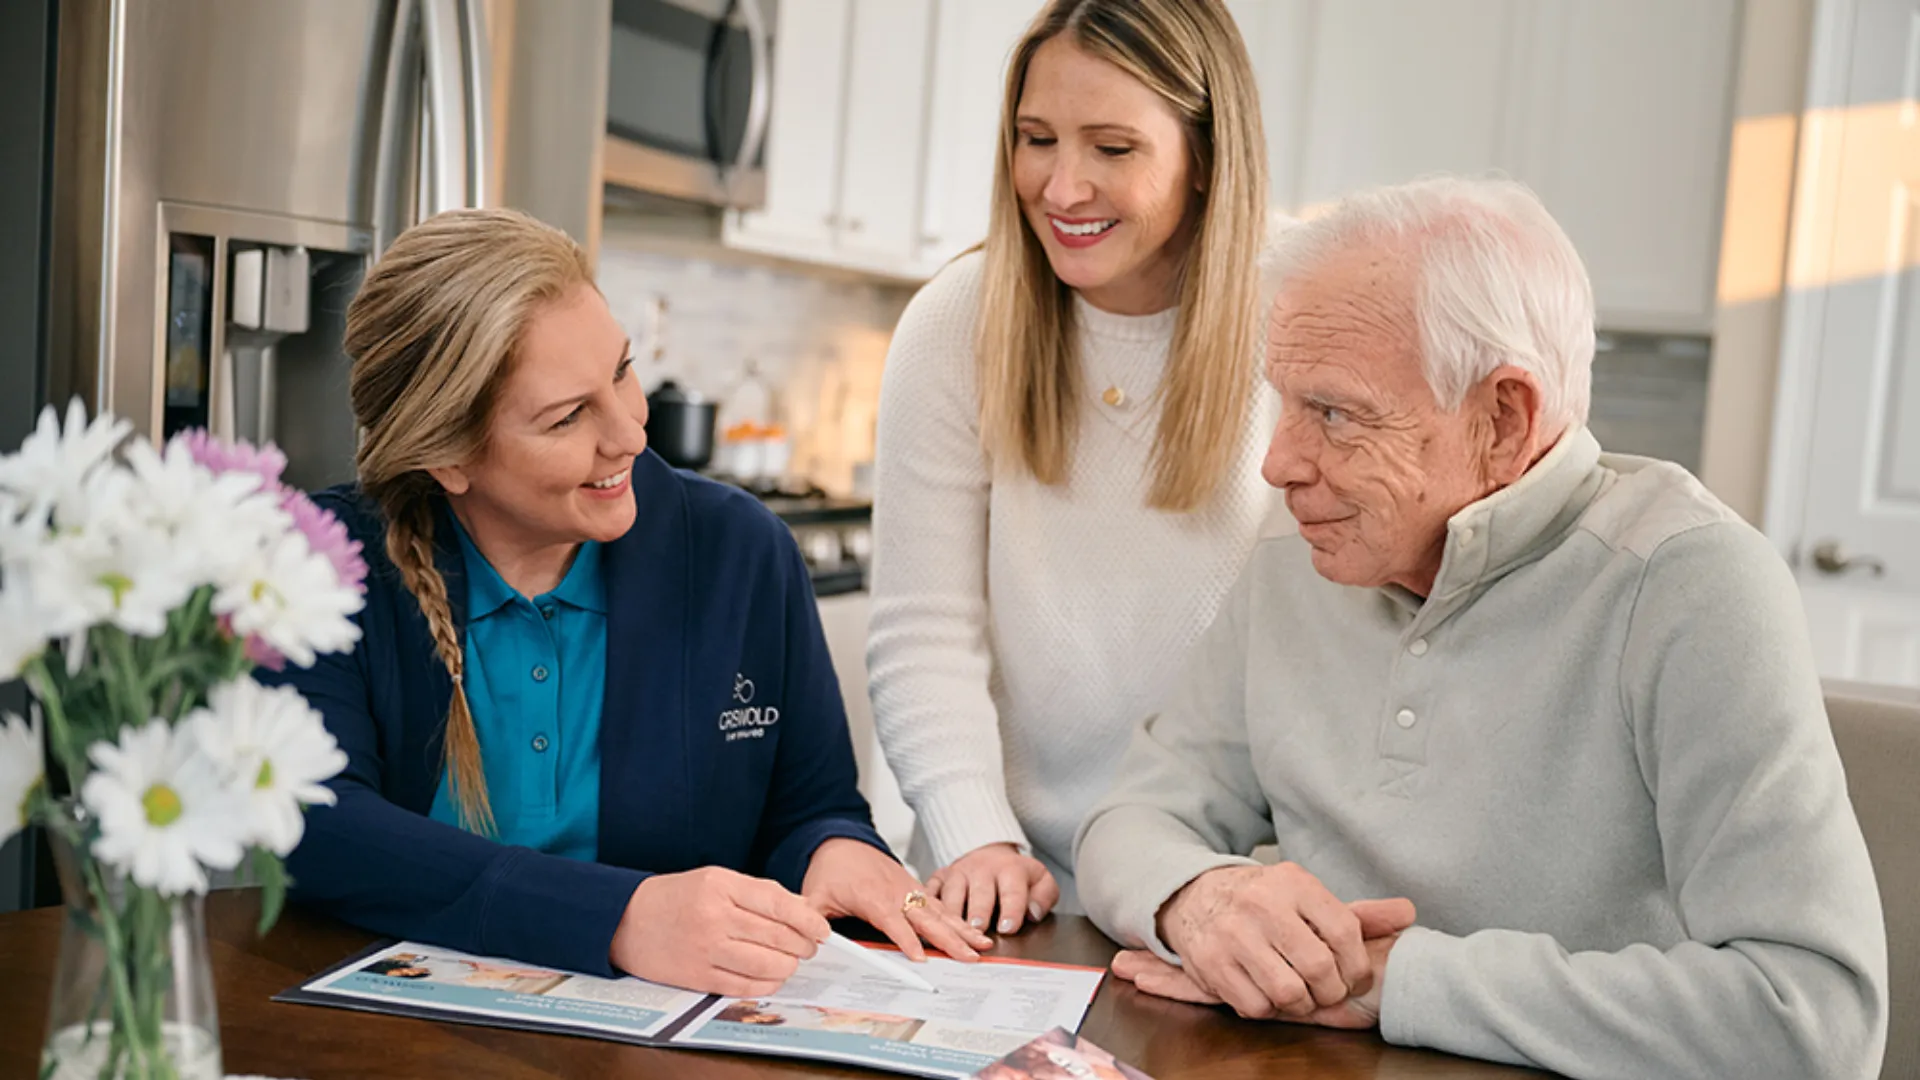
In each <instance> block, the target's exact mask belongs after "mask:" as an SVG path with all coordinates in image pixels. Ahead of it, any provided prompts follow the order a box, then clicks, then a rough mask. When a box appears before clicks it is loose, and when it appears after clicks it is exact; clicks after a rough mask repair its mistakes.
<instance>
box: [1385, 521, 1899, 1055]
mask: <svg viewBox="0 0 1920 1080" xmlns="http://www.w3.org/2000/svg"><path fill="white" fill-rule="evenodd" d="M1620 678H1621V683H1620V693H1621V697H1622V704H1623V706H1624V707H1625V709H1626V712H1627V715H1628V716H1629V717H1630V718H1631V724H1632V730H1631V731H1630V732H1627V733H1625V735H1624V737H1630V738H1631V739H1632V740H1633V743H1634V747H1635V751H1636V754H1637V756H1638V758H1639V761H1640V769H1641V773H1642V776H1643V778H1644V780H1645V783H1646V785H1647V790H1648V791H1649V792H1650V793H1651V794H1652V795H1653V797H1654V800H1655V813H1656V820H1657V823H1658V827H1659V830H1660V842H1661V849H1662V852H1663V857H1664V859H1665V863H1666V866H1665V869H1666V877H1667V881H1668V886H1669V888H1670V889H1671V891H1672V894H1673V897H1674V900H1675V903H1676V904H1677V906H1678V908H1679V911H1680V915H1681V918H1682V920H1683V922H1684V925H1685V926H1686V929H1687V934H1688V937H1689V940H1686V941H1683V942H1681V943H1680V944H1678V945H1676V946H1674V947H1672V948H1668V949H1659V948H1655V947H1653V946H1651V945H1637V946H1632V947H1629V948H1627V949H1623V950H1621V951H1619V952H1610V953H1609V952H1572V953H1570V952H1568V951H1567V950H1566V949H1565V948H1563V947H1561V946H1560V944H1559V943H1557V942H1556V941H1554V940H1553V939H1552V938H1550V937H1548V936H1546V935H1543V934H1537V933H1522V932H1518V931H1513V930H1500V929H1490V930H1485V931H1481V932H1479V933H1474V934H1470V935H1467V936H1465V937H1454V936H1450V935H1446V934H1441V933H1436V932H1433V931H1430V930H1424V929H1417V928H1416V929H1415V930H1412V931H1409V932H1408V933H1407V934H1406V935H1405V936H1404V937H1403V938H1402V939H1401V940H1400V942H1399V943H1398V944H1397V945H1396V946H1395V947H1394V949H1393V952H1392V954H1391V955H1390V957H1389V960H1388V964H1387V981H1386V986H1385V989H1384V991H1383V993H1384V1001H1383V1011H1382V1013H1381V1018H1380V1025H1381V1032H1382V1034H1383V1035H1384V1036H1385V1037H1386V1038H1387V1039H1388V1041H1390V1042H1395V1043H1401V1044H1406V1045H1414V1046H1430V1047H1435V1048H1438V1049H1442V1050H1447V1051H1451V1052H1453V1053H1458V1054H1468V1055H1472V1056H1475V1057H1482V1058H1490V1059H1493V1060H1497V1061H1506V1062H1513V1063H1519V1064H1531V1065H1536V1066H1539V1067H1542V1068H1546V1069H1550V1070H1553V1071H1555V1072H1561V1073H1566V1074H1568V1075H1571V1076H1578V1077H1645V1076H1794V1077H1833V1078H1842V1077H1845V1078H1849V1080H1852V1078H1858V1077H1863V1076H1870V1075H1875V1074H1876V1073H1877V1072H1878V1069H1879V1062H1880V1057H1881V1053H1882V1050H1883V1048H1884V1044H1885V1039H1886V1024H1887V954H1886V935H1885V929H1884V923H1883V922H1882V917H1881V911H1880V902H1879V895H1878V892H1877V891H1876V888H1875V884H1874V877H1873V868H1872V865H1871V863H1870V862H1869V861H1868V856H1867V850H1866V844H1865V842H1864V840H1863V839H1862V838H1861V834H1860V828H1859V824H1858V822H1857V821H1856V819H1855V818H1854V815H1853V810H1852V806H1851V803H1850V802H1849V801H1848V798H1847V790H1846V779H1845V777H1844V776H1843V775H1842V773H1841V767H1840V761H1839V757H1838V754H1837V752H1836V751H1835V748H1834V743H1833V737H1832V733H1831V729H1830V728H1829V726H1828V723H1827V718H1826V714H1825V711H1824V708H1823V705H1822V701H1821V691H1820V684H1819V679H1818V677H1817V675H1816V673H1815V671H1814V665H1813V654H1812V648H1811V646H1810V643H1809V642H1808V640H1807V634H1806V628H1805V621H1804V616H1803V614H1802V612H1801V607H1800V602H1799V596H1798V593H1797V591H1796V588H1795V586H1794V582H1793V580H1792V577H1791V576H1790V575H1789V574H1788V572H1787V570H1786V568H1785V567H1784V566H1783V565H1782V564H1781V562H1780V560H1779V557H1778V556H1777V555H1776V554H1775V553H1774V552H1773V550H1772V548H1771V547H1770V546H1768V544H1767V542H1766V541H1765V540H1764V538H1762V537H1760V536H1759V534H1758V533H1755V532H1753V531H1752V530H1751V529H1748V528H1746V527H1745V526H1744V525H1740V524H1737V523H1720V524H1714V525H1707V526H1702V527H1697V528H1695V529H1692V530H1690V531H1687V532H1683V533H1681V534H1679V535H1678V536H1676V537H1674V538H1673V539H1671V540H1668V541H1666V542H1665V543H1664V544H1662V545H1661V546H1660V547H1659V548H1658V549H1656V550H1655V551H1654V552H1653V554H1652V556H1651V558H1650V559H1649V561H1648V562H1647V564H1646V567H1645V569H1644V573H1643V577H1642V581H1641V587H1640V590H1639V593H1638V596H1637V599H1636V606H1635V610H1634V612H1633V615H1632V618H1631V622H1630V624H1629V629H1628V634H1627V641H1626V647H1625V651H1624V653H1623V656H1622V667H1621V673H1620Z"/></svg>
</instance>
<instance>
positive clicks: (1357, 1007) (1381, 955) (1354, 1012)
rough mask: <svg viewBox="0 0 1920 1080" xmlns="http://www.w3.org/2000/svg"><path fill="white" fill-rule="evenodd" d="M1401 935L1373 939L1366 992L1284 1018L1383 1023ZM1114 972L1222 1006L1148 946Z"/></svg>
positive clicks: (1359, 1026)
mask: <svg viewBox="0 0 1920 1080" xmlns="http://www.w3.org/2000/svg"><path fill="white" fill-rule="evenodd" d="M1399 939H1400V935H1398V934H1389V935H1386V936H1384V937H1376V938H1369V939H1368V940H1367V952H1368V955H1369V956H1370V958H1371V959H1372V961H1373V970H1374V979H1373V985H1372V986H1371V987H1369V988H1368V989H1367V992H1366V993H1364V994H1356V995H1354V996H1353V997H1350V998H1347V999H1346V1000H1345V1001H1341V1002H1339V1003H1337V1004H1334V1005H1327V1006H1320V1007H1317V1008H1315V1009H1314V1010H1313V1011H1312V1012H1310V1013H1308V1014H1307V1015H1305V1016H1300V1017H1292V1016H1288V1017H1283V1019H1285V1020H1288V1021H1290V1022H1297V1023H1306V1024H1318V1025H1320V1026H1321V1027H1330V1028H1345V1029H1349V1030H1364V1029H1367V1028H1371V1027H1374V1026H1375V1025H1377V1024H1379V1022H1380V996H1381V991H1382V988H1384V987H1385V986H1386V970H1387V957H1388V954H1389V953H1390V952H1392V951H1393V944H1394V942H1396V941H1398V940H1399ZM1113 973H1114V974H1115V975H1117V976H1119V977H1120V978H1122V979H1125V980H1126V981H1128V982H1130V983H1132V984H1133V985H1134V986H1135V987H1137V988H1139V989H1140V991H1141V992H1143V993H1148V994H1153V995H1155V996H1156V997H1164V998H1172V999H1173V1000H1175V1001H1186V1002H1191V1003H1193V1004H1195V1005H1218V1004H1220V1003H1221V1002H1220V999H1219V997H1217V996H1215V995H1214V994H1213V992H1212V991H1209V990H1207V989H1206V988H1205V987H1202V986H1201V985H1200V984H1199V982H1197V981H1195V979H1194V977H1193V976H1192V975H1191V974H1190V973H1188V972H1187V971H1185V970H1184V969H1182V968H1178V967H1175V966H1174V965H1172V964H1169V963H1167V962H1166V961H1165V960H1162V959H1160V958H1159V957H1158V956H1155V955H1154V954H1152V953H1150V952H1147V951H1146V950H1145V949H1126V950H1123V951H1122V952H1121V953H1120V954H1119V955H1117V956H1115V957H1114V958H1113Z"/></svg>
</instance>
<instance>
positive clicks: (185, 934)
mask: <svg viewBox="0 0 1920 1080" xmlns="http://www.w3.org/2000/svg"><path fill="white" fill-rule="evenodd" d="M63 816H64V817H65V818H66V820H64V821H61V822H59V823H57V824H56V826H55V827H54V828H53V829H51V830H49V831H50V833H51V834H52V843H53V849H54V863H55V865H56V867H57V868H58V870H59V875H60V888H61V892H62V894H63V896H64V898H65V902H66V917H65V919H64V920H63V921H62V923H61V926H60V952H59V958H58V960H57V961H56V963H55V967H54V974H53V1003H52V1008H51V1011H50V1012H49V1014H48V1016H47V1041H46V1045H45V1048H44V1049H43V1051H42V1053H41V1065H40V1077H41V1080H219V1078H220V1077H221V1076H222V1075H223V1071H222V1069H221V1062H220V1021H219V1017H218V1014H217V1012H216V1010H215V1005H214V993H213V966H212V961H211V960H210V959H209V958H208V954H207V926H206V906H205V902H204V901H205V898H204V897H201V896H182V897H166V896H161V895H160V894H159V893H157V892H155V891H154V890H152V889H147V888H142V887H140V886H137V885H134V884H133V883H132V882H130V881H128V880H127V879H126V878H125V877H123V876H121V875H119V874H116V873H115V872H113V871H112V870H111V869H109V868H108V867H105V866H102V865H101V864H100V863H99V862H98V861H97V860H95V859H94V858H93V856H92V854H91V853H90V852H89V851H88V850H87V846H86V845H87V840H88V839H89V830H88V829H87V823H86V820H85V816H84V811H81V810H79V809H78V808H77V807H74V806H72V805H71V804H69V805H68V806H67V807H66V808H65V812H64V814H63Z"/></svg>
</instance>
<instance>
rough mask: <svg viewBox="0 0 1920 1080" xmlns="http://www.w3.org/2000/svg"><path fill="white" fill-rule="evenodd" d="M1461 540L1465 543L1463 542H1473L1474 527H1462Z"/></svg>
mask: <svg viewBox="0 0 1920 1080" xmlns="http://www.w3.org/2000/svg"><path fill="white" fill-rule="evenodd" d="M1460 542H1461V543H1463V544H1471V543H1473V530H1472V529H1461V530H1460Z"/></svg>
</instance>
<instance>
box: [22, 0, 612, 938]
mask: <svg viewBox="0 0 1920 1080" xmlns="http://www.w3.org/2000/svg"><path fill="white" fill-rule="evenodd" d="M610 4H611V0H4V3H0V66H5V70H4V71H0V113H4V114H5V115H4V118H3V119H0V236H4V237H6V238H7V239H6V240H5V241H4V242H0V305H4V306H0V331H4V332H7V333H8V334H9V335H10V336H8V337H5V338H0V446H6V447H11V446H13V445H16V444H17V443H18V441H19V439H20V438H21V437H23V436H24V435H25V433H26V431H27V429H28V427H29V425H30V422H31V417H32V415H33V413H34V411H35V410H36V409H37V407H38V405H39V404H40V403H43V402H49V401H52V402H61V401H65V400H67V399H68V398H69V397H72V396H74V395H78V396H80V397H82V398H83V399H85V400H86V401H87V402H88V404H89V405H90V407H91V408H93V409H94V410H96V411H97V410H111V411H113V412H115V413H118V414H120V415H122V416H124V417H126V418H127V419H129V420H131V421H132V422H133V425H134V427H135V429H136V430H137V431H138V432H139V433H140V434H142V435H144V436H148V437H152V438H156V439H164V438H165V437H167V436H168V435H171V434H172V433H173V432H175V431H178V430H181V429H183V428H189V427H208V428H211V429H212V430H213V431H214V432H215V433H217V434H223V435H230V436H238V437H242V438H247V439H251V440H256V441H258V440H267V439H271V440H273V441H274V442H276V443H278V444H279V446H280V447H281V449H283V450H284V451H285V452H286V454H287V457H288V470H287V476H288V479H289V481H290V482H291V483H293V484H296V485H299V486H302V487H308V488H312V487H319V486H324V485H327V484H332V483H336V482H339V481H342V480H346V479H349V478H351V476H352V472H353V452H354V446H355V441H356V432H355V426H354V423H353V420H352V415H351V412H350V410H349V408H348V402H347V368H348V365H347V361H346V359H345V357H344V356H343V355H342V354H341V351H340V342H341V337H342V331H343V328H344V320H345V313H346V308H347V304H348V301H349V300H351V299H352V297H353V294H354V291H355V289H356V288H357V287H358V285H359V282H360V280H361V279H362V277H363V276H364V274H365V272H366V269H367V266H368V265H369V262H370V260H371V259H372V258H373V257H374V256H376V255H377V254H378V252H379V251H380V250H381V248H382V247H383V246H384V245H385V244H387V243H388V242H390V241H391V240H392V238H393V237H394V235H396V234H397V233H398V232H399V231H400V230H402V229H404V228H405V227H406V226H407V225H409V224H411V223H412V222H414V221H417V220H419V219H421V218H423V217H425V216H428V215H430V214H432V213H434V212H437V211H439V210H443V209H447V208H452V207H460V206H473V205H512V206H519V207H522V208H524V209H527V210H529V211H530V212H532V213H534V214H535V215H536V216H539V217H542V218H544V219H545V220H548V221H550V222H552V223H554V224H556V225H559V226H561V227H562V228H565V229H567V230H568V231H569V232H571V233H573V234H574V235H575V236H576V238H578V239H581V240H582V241H583V242H585V243H586V244H588V246H589V249H590V250H591V248H592V246H593V244H594V242H595V240H596V239H597V237H596V235H595V234H596V233H597V231H598V227H599V207H600V195H601V187H600V165H601V145H602V143H603V141H604V135H605V128H606V106H607V90H606V85H607V83H606V80H607V64H608V47H607V41H608V32H609V25H610V20H611V14H610ZM502 271H503V272H507V273H510V272H512V268H511V267H503V268H502ZM4 692H13V693H15V694H16V698H15V700H16V702H17V690H12V691H8V690H7V688H0V693H4ZM0 704H5V702H4V701H3V700H0ZM14 846H15V847H16V848H17V847H18V846H19V845H18V844H16V845H14ZM17 859H18V857H17V856H0V910H4V909H5V908H6V907H7V906H9V905H8V899H9V898H8V892H9V890H10V889H11V890H12V891H14V892H16V893H17V892H20V891H21V890H23V889H24V890H25V891H27V892H32V891H33V886H32V882H31V880H30V879H31V877H32V874H31V870H32V864H33V860H26V863H25V865H26V867H27V873H26V875H25V877H26V878H27V879H28V880H27V881H26V882H25V884H24V885H23V884H22V883H21V881H20V875H19V873H18V866H19V865H20V864H19V863H18V862H17ZM9 862H13V863H14V864H15V865H14V866H12V867H10V866H8V865H7V863H9Z"/></svg>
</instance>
